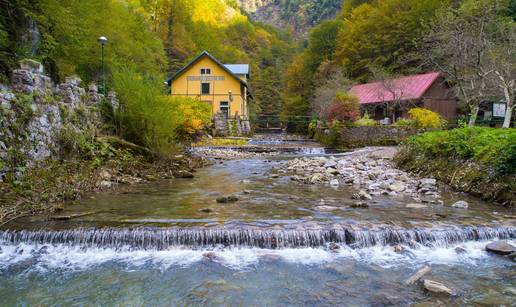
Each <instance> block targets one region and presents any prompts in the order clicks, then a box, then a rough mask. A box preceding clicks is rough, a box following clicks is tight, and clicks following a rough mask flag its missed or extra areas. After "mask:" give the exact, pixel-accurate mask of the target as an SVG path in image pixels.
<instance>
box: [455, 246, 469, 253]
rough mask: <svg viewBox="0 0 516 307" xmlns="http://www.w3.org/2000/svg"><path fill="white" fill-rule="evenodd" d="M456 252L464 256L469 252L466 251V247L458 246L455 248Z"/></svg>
mask: <svg viewBox="0 0 516 307" xmlns="http://www.w3.org/2000/svg"><path fill="white" fill-rule="evenodd" d="M455 252H456V253H457V254H464V253H466V252H467V250H466V249H465V248H464V247H460V246H457V247H456V248H455Z"/></svg>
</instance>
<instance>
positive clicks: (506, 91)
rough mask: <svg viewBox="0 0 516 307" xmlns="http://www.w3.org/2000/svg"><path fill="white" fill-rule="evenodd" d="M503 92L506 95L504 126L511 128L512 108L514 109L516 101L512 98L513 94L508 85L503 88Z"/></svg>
mask: <svg viewBox="0 0 516 307" xmlns="http://www.w3.org/2000/svg"><path fill="white" fill-rule="evenodd" d="M503 94H504V96H505V118H504V119H503V125H502V128H509V126H510V125H511V117H512V109H514V106H513V103H514V102H513V101H512V100H511V94H510V93H509V89H508V88H507V87H505V88H504V89H503Z"/></svg>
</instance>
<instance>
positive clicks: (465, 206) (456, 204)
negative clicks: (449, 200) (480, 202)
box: [451, 200, 469, 209]
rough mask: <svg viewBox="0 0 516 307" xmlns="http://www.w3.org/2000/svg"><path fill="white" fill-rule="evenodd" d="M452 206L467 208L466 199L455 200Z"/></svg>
mask: <svg viewBox="0 0 516 307" xmlns="http://www.w3.org/2000/svg"><path fill="white" fill-rule="evenodd" d="M451 206H452V207H453V208H460V209H468V207H469V204H468V202H466V201H463V200H459V201H457V202H455V203H454V204H453V205H451Z"/></svg>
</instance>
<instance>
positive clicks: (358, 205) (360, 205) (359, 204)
mask: <svg viewBox="0 0 516 307" xmlns="http://www.w3.org/2000/svg"><path fill="white" fill-rule="evenodd" d="M350 207H351V208H369V205H368V204H367V203H366V202H363V201H358V202H356V203H354V204H351V205H350Z"/></svg>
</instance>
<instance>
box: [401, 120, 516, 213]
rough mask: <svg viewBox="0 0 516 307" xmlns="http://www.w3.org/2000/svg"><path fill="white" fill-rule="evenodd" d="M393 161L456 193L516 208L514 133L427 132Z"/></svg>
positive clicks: (476, 129) (488, 130)
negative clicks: (452, 189) (434, 180)
mask: <svg viewBox="0 0 516 307" xmlns="http://www.w3.org/2000/svg"><path fill="white" fill-rule="evenodd" d="M396 161H397V163H398V165H399V166H401V167H403V168H405V169H407V170H410V171H413V172H416V173H420V174H422V175H424V176H425V175H431V176H435V177H436V178H438V179H440V180H442V181H444V182H446V183H448V184H449V185H451V186H452V187H454V188H456V189H458V190H460V191H465V192H469V193H472V194H475V195H478V196H480V197H482V198H485V199H494V200H497V201H499V202H500V203H504V204H507V205H511V206H514V205H515V204H516V203H515V200H516V178H515V174H516V130H515V129H496V128H480V127H474V128H461V129H454V130H449V131H433V132H427V133H424V134H422V135H419V136H414V137H412V138H410V139H409V140H408V141H407V142H406V144H404V146H403V147H402V150H401V151H400V153H399V154H398V156H397V157H396Z"/></svg>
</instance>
